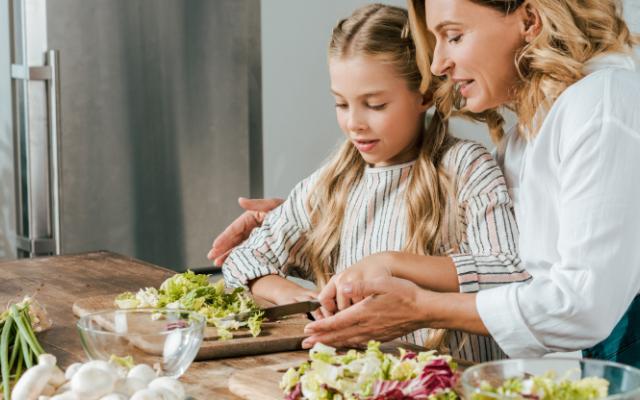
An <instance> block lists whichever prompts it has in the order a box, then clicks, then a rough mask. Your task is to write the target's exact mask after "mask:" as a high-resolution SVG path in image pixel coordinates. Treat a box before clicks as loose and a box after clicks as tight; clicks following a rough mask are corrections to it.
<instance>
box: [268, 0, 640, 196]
mask: <svg viewBox="0 0 640 400" xmlns="http://www.w3.org/2000/svg"><path fill="white" fill-rule="evenodd" d="M624 1H625V12H626V15H627V19H628V20H629V21H630V24H631V26H632V29H634V30H636V31H640V0H624ZM367 3H370V1H364V0H263V1H262V16H261V24H262V85H263V86H262V90H263V93H262V96H263V97H262V99H263V102H262V103H263V146H264V194H265V196H267V197H269V196H280V197H284V196H286V195H287V194H288V193H289V191H290V190H291V189H292V188H293V186H294V185H295V184H296V183H297V182H298V181H299V180H301V179H302V178H304V177H306V176H307V175H309V174H310V173H311V172H312V171H313V170H315V169H316V168H318V167H319V166H320V165H321V163H322V161H323V160H324V159H325V158H326V157H327V156H328V155H329V154H330V152H331V150H332V149H333V148H334V147H335V145H336V144H337V143H338V142H339V141H340V140H341V139H342V136H341V135H342V134H341V132H340V130H339V128H338V126H337V124H336V121H335V113H334V108H333V99H332V98H331V96H330V93H329V76H328V72H327V65H326V63H327V62H326V48H327V43H328V40H329V35H330V33H331V28H332V27H333V25H334V24H335V23H336V22H337V21H338V19H340V18H343V17H346V16H348V15H349V14H350V13H351V12H352V11H353V10H354V9H355V8H357V7H359V6H361V5H364V4H367ZM383 3H387V4H393V5H398V6H402V7H404V6H406V1H405V0H387V1H383ZM507 117H508V118H507V119H508V124H507V126H509V125H511V124H513V122H514V119H513V116H507ZM451 128H452V132H453V133H454V134H456V135H457V136H460V137H465V138H472V139H475V140H477V141H480V142H482V143H484V144H485V145H486V146H488V147H491V146H492V145H491V142H490V140H489V137H488V134H487V130H486V127H485V126H484V125H477V124H472V123H469V122H466V121H455V122H453V123H452V125H451Z"/></svg>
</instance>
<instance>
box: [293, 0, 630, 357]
mask: <svg viewBox="0 0 640 400" xmlns="http://www.w3.org/2000/svg"><path fill="white" fill-rule="evenodd" d="M410 6H411V9H412V11H413V15H412V17H413V24H412V28H413V30H414V32H413V33H414V37H416V42H417V45H418V46H419V48H420V49H422V51H423V53H422V54H423V56H422V72H423V76H424V77H427V78H428V68H430V69H431V72H432V73H433V74H434V75H438V76H443V77H444V79H446V81H447V85H445V87H446V86H448V87H449V88H450V89H449V90H448V91H447V90H444V91H443V92H442V93H439V105H438V107H439V108H440V110H441V111H442V112H444V113H447V112H448V108H450V107H451V106H458V107H459V108H461V109H462V111H465V112H470V113H474V114H476V115H477V114H479V113H492V112H493V111H492V110H494V109H495V108H496V107H500V106H506V107H510V108H512V109H513V110H514V111H515V112H516V114H517V115H518V120H519V124H518V125H519V130H518V131H513V132H509V134H507V135H506V136H505V137H504V138H503V140H502V141H501V143H500V145H499V147H498V155H499V159H500V160H501V161H502V164H503V169H504V171H505V175H506V177H507V181H508V183H509V185H510V187H511V194H512V197H513V198H514V201H515V206H516V217H517V220H518V224H519V226H520V231H521V236H520V256H521V258H522V260H523V263H524V266H525V268H526V269H527V270H528V271H529V272H530V273H531V274H532V275H533V276H534V279H533V281H532V282H530V283H525V284H522V283H516V284H509V285H505V286H502V287H499V288H494V289H490V290H486V291H483V292H480V293H478V294H457V293H435V292H430V291H427V290H423V289H420V288H418V287H417V286H416V285H414V284H412V283H411V282H408V281H405V280H400V279H397V278H394V277H390V276H376V277H365V278H364V279H362V280H360V281H357V282H348V281H345V282H338V283H337V284H336V285H333V286H331V285H328V286H327V288H326V290H323V292H322V293H321V295H320V297H321V300H322V301H323V304H324V305H325V307H327V308H329V309H330V310H336V306H335V304H336V303H337V302H336V301H335V300H334V298H335V297H336V294H337V295H339V296H345V297H348V298H355V299H359V298H363V297H364V298H365V300H363V301H361V302H358V303H357V304H354V305H353V306H351V307H348V308H346V309H344V310H343V311H340V312H339V313H337V314H336V315H334V316H332V317H329V318H326V319H324V320H321V321H316V322H314V323H311V324H309V325H308V326H307V331H308V332H309V333H310V335H311V336H310V337H309V338H308V339H307V340H306V341H305V345H306V346H310V345H312V344H313V343H315V342H318V341H321V342H327V343H333V344H344V345H349V344H355V343H361V342H363V341H366V340H367V339H369V338H378V339H387V338H392V337H397V336H400V335H401V334H403V333H404V332H406V331H408V330H409V329H412V328H413V327H415V326H428V327H432V328H448V329H459V330H465V331H468V332H471V333H480V334H482V333H484V334H491V335H492V336H493V338H494V339H496V341H497V342H498V343H499V345H500V346H501V348H502V349H503V350H504V351H505V352H506V353H507V354H508V355H509V356H511V357H531V356H533V357H537V356H541V355H543V354H545V353H549V352H553V351H572V350H583V354H584V355H585V356H587V357H593V358H601V359H610V360H615V361H620V362H624V363H628V364H631V365H635V366H640V332H638V330H637V329H634V328H635V326H636V325H637V319H638V318H640V300H638V298H637V297H636V296H637V294H638V292H639V291H640V249H639V248H638V246H637V244H636V241H637V240H638V239H637V238H638V237H640V225H639V224H638V221H640V208H639V207H638V206H637V205H636V202H637V199H638V198H640V185H638V183H639V182H640V113H638V112H637V109H638V108H637V101H636V100H635V97H636V93H640V66H639V65H640V62H639V61H638V57H637V55H634V54H633V52H632V49H631V47H632V45H634V44H635V43H636V42H635V41H634V38H633V37H632V36H631V34H630V33H629V30H628V28H627V26H626V24H625V23H624V21H623V20H622V18H621V10H620V8H621V7H620V4H619V2H618V1H615V0H592V1H577V0H527V1H522V0H504V1H500V0H414V1H412V2H411V3H410ZM430 49H433V52H432V53H431V52H430ZM430 54H432V57H429V55H430ZM430 60H432V62H430ZM488 121H490V122H491V125H492V127H493V128H494V130H495V131H499V119H498V118H489V119H488ZM364 262H366V261H364ZM398 262H401V260H398ZM376 270H379V269H376ZM341 303H342V304H344V300H342V301H341Z"/></svg>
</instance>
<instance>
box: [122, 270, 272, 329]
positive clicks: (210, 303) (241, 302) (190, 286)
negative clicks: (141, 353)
mask: <svg viewBox="0 0 640 400" xmlns="http://www.w3.org/2000/svg"><path fill="white" fill-rule="evenodd" d="M115 304H116V306H117V307H119V308H123V309H128V308H174V309H177V308H179V309H185V310H190V311H197V312H198V313H200V314H202V315H203V316H204V317H205V318H206V319H207V324H208V325H213V326H215V327H216V329H217V331H218V337H219V339H221V340H226V339H231V338H232V337H233V333H232V332H231V331H232V330H237V329H240V328H242V327H247V328H249V331H250V332H251V334H252V335H253V336H254V337H255V336H258V335H259V334H260V327H261V325H262V320H263V312H262V311H261V310H260V307H259V306H258V305H257V304H256V302H255V301H254V300H253V298H252V297H251V295H250V294H249V293H247V292H246V291H244V290H243V289H242V288H237V289H235V290H233V291H232V292H230V293H227V292H225V288H224V281H223V280H219V281H218V282H216V283H214V284H212V283H210V282H209V275H198V274H195V273H194V272H192V271H187V272H184V273H182V274H176V275H174V276H172V277H170V278H169V279H167V280H166V281H164V282H163V283H162V285H160V288H159V289H156V288H154V287H148V288H144V289H140V290H139V291H138V293H135V294H134V293H131V292H124V293H122V294H120V295H118V296H117V297H116V299H115ZM245 312H247V313H249V317H248V318H246V319H245V320H241V321H239V320H236V319H234V317H235V316H237V315H238V314H240V313H245Z"/></svg>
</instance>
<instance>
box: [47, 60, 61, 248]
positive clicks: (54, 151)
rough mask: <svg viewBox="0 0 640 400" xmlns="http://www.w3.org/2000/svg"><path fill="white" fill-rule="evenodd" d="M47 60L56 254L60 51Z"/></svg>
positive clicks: (58, 182) (58, 179)
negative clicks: (49, 76) (48, 69)
mask: <svg viewBox="0 0 640 400" xmlns="http://www.w3.org/2000/svg"><path fill="white" fill-rule="evenodd" d="M47 61H48V64H49V68H50V71H51V78H50V79H49V81H48V82H49V113H48V114H49V160H50V168H49V171H50V172H49V173H50V182H51V228H52V236H53V242H54V246H55V253H54V254H56V255H58V254H60V253H61V249H62V237H61V234H60V233H61V230H60V204H61V201H62V199H61V196H62V192H61V190H60V189H61V181H60V177H61V173H62V170H61V165H60V138H61V126H60V51H59V50H49V51H47Z"/></svg>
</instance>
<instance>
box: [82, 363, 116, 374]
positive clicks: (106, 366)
mask: <svg viewBox="0 0 640 400" xmlns="http://www.w3.org/2000/svg"><path fill="white" fill-rule="evenodd" d="M88 368H99V369H101V370H104V371H108V372H109V373H111V374H112V375H114V376H115V375H117V374H118V371H117V370H116V368H115V367H114V366H113V364H111V363H109V362H107V361H103V360H92V361H88V362H86V363H84V364H82V365H81V366H80V369H79V370H78V372H80V371H81V370H83V369H88Z"/></svg>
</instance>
